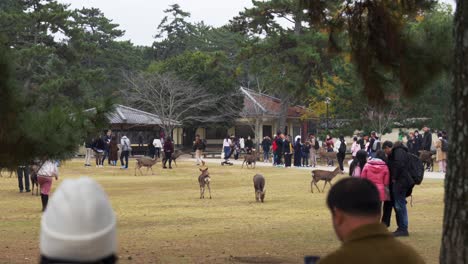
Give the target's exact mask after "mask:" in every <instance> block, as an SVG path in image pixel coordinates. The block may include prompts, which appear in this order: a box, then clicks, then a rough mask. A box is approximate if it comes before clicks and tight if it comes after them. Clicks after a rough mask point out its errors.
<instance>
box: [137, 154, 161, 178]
mask: <svg viewBox="0 0 468 264" xmlns="http://www.w3.org/2000/svg"><path fill="white" fill-rule="evenodd" d="M136 161H137V164H136V166H135V176H136V175H137V174H136V171H137V169H138V170H139V171H140V174H141V175H143V172H142V171H141V167H146V174H148V171H149V170H150V169H151V175H154V173H153V166H154V165H155V164H156V163H157V162H158V158H157V157H156V156H155V157H154V158H152V159H151V158H148V157H143V158H137V159H136Z"/></svg>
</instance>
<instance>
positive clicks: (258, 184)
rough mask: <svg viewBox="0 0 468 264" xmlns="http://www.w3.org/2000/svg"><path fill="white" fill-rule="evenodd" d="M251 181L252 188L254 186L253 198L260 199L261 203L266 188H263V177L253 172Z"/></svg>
mask: <svg viewBox="0 0 468 264" xmlns="http://www.w3.org/2000/svg"><path fill="white" fill-rule="evenodd" d="M253 183H254V188H255V200H256V201H257V202H258V201H261V202H262V203H263V200H264V199H265V193H266V190H265V189H264V188H265V177H263V175H260V174H255V176H254V177H253Z"/></svg>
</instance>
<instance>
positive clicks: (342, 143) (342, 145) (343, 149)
mask: <svg viewBox="0 0 468 264" xmlns="http://www.w3.org/2000/svg"><path fill="white" fill-rule="evenodd" d="M338 152H339V153H346V144H345V142H344V141H341V144H340V148H339V149H338Z"/></svg>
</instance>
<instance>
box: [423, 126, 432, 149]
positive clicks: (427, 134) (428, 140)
mask: <svg viewBox="0 0 468 264" xmlns="http://www.w3.org/2000/svg"><path fill="white" fill-rule="evenodd" d="M423 130H424V135H423V138H422V149H423V150H427V151H431V147H432V134H431V131H430V129H429V128H428V127H424V128H423Z"/></svg>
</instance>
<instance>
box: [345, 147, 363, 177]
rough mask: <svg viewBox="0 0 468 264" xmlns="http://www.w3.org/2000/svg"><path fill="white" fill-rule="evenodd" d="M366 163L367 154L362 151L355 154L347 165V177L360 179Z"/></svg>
mask: <svg viewBox="0 0 468 264" xmlns="http://www.w3.org/2000/svg"><path fill="white" fill-rule="evenodd" d="M366 163H367V152H366V151H365V150H363V149H361V150H359V151H358V152H357V153H356V157H355V158H354V159H353V161H352V162H351V164H350V165H349V176H352V177H360V176H361V172H362V170H363V169H364V166H365V165H366Z"/></svg>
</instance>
